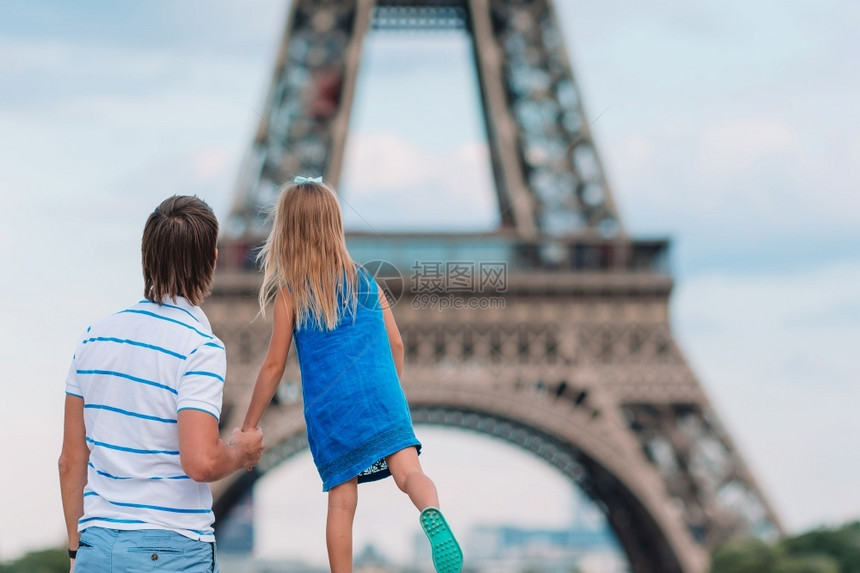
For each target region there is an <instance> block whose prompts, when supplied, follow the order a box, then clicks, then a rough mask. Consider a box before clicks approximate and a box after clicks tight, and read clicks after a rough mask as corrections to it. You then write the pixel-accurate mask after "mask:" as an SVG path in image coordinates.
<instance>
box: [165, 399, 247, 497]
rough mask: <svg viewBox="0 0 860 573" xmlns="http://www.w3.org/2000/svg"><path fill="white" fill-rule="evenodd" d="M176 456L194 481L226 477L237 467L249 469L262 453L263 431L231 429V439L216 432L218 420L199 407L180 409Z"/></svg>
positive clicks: (207, 480)
mask: <svg viewBox="0 0 860 573" xmlns="http://www.w3.org/2000/svg"><path fill="white" fill-rule="evenodd" d="M177 418H178V422H177V425H178V426H179V428H178V430H179V460H180V462H181V463H182V470H183V471H184V472H185V473H186V474H188V477H190V478H191V479H193V480H194V481H199V482H211V481H218V480H219V479H221V478H224V477H227V476H228V475H230V474H231V473H233V472H234V471H236V470H238V469H239V468H245V469H247V470H250V469H251V468H252V467H254V466H255V465H256V464H257V462H258V461H260V456H261V455H262V453H263V433H262V432H261V431H260V430H259V429H254V430H249V431H246V432H242V431H240V430H239V429H238V428H237V429H235V430H233V435H232V437H231V438H230V443H227V442H225V441H224V440H222V439H221V437H220V436H219V434H218V420H216V419H215V417H214V416H212V415H211V414H209V413H207V412H202V411H200V410H180V411H179V414H178V416H177Z"/></svg>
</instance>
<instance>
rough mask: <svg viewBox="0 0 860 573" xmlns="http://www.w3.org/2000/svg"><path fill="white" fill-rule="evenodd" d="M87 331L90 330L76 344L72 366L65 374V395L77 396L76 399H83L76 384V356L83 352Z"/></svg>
mask: <svg viewBox="0 0 860 573" xmlns="http://www.w3.org/2000/svg"><path fill="white" fill-rule="evenodd" d="M89 331H90V329H89V328H87V331H86V332H85V333H84V334H83V336H81V341H80V342H79V343H78V347H77V348H76V349H75V353H74V355H72V364H71V365H70V366H69V373H68V374H66V394H68V395H70V396H77V397H78V398H83V397H84V391H83V390H82V389H81V386H80V384H79V383H78V356H80V354H81V352H82V351H83V350H84V341H85V340H86V338H87V333H88V332H89Z"/></svg>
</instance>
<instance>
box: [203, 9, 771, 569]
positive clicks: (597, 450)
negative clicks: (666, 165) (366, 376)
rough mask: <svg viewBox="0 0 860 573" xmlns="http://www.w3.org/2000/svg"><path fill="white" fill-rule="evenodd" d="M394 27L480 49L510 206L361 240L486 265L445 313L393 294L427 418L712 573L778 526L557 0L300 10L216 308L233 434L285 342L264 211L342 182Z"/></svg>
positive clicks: (356, 236) (412, 381)
mask: <svg viewBox="0 0 860 573" xmlns="http://www.w3.org/2000/svg"><path fill="white" fill-rule="evenodd" d="M376 30H379V31H386V32H387V31H402V30H410V31H416V30H417V31H422V30H432V31H452V33H466V34H469V36H470V37H471V38H472V39H473V45H474V55H475V64H476V68H477V70H478V78H479V81H480V90H481V99H482V103H483V108H484V115H485V121H486V130H487V136H488V144H489V148H490V155H491V158H492V167H493V173H494V178H495V183H496V190H497V195H498V201H499V218H500V225H499V228H498V229H497V230H496V231H494V232H492V233H489V234H485V235H480V236H479V235H469V234H423V235H418V234H391V233H389V234H385V235H378V234H375V233H364V234H362V233H351V234H348V237H347V240H348V243H349V247H350V251H351V253H352V254H353V257H354V258H355V259H356V260H357V261H359V262H368V261H371V260H384V261H387V262H389V263H391V265H393V267H396V268H397V269H399V271H400V273H401V274H402V275H407V276H409V274H410V270H412V271H414V270H415V268H416V266H417V265H419V264H421V263H422V262H423V263H427V262H431V263H433V264H437V265H440V264H441V265H444V264H448V263H451V262H459V263H458V264H463V261H471V262H472V263H473V264H472V266H471V267H470V268H471V271H470V273H471V274H468V273H467V276H466V278H467V279H470V280H466V281H465V282H464V281H462V280H461V281H460V282H459V283H457V284H456V285H453V283H452V284H451V285H448V287H449V288H448V290H446V291H445V295H446V296H450V295H452V291H454V292H453V294H454V295H456V296H457V297H458V300H460V301H461V303H462V304H461V305H460V307H459V308H456V309H453V308H452V309H448V310H439V309H438V308H428V307H427V305H426V304H425V303H426V302H427V292H425V291H424V290H422V288H421V285H419V284H417V282H416V277H415V276H414V274H413V275H412V280H411V281H410V280H405V281H403V280H400V281H393V282H388V283H387V284H386V285H385V286H386V290H387V291H388V292H389V294H390V295H391V296H393V297H395V298H398V299H399V303H398V304H397V305H396V306H395V307H394V312H395V315H396V318H397V321H398V324H399V326H400V329H401V332H402V334H403V337H404V342H405V350H406V368H405V372H406V373H405V376H404V380H403V381H402V383H403V386H404V389H405V391H406V394H407V397H408V398H409V401H410V404H411V406H412V409H413V417H414V419H415V421H416V422H418V423H428V424H441V425H446V426H452V427H458V428H463V429H466V430H471V431H476V432H480V433H484V434H487V435H491V436H495V437H498V438H501V439H503V440H506V441H508V442H510V443H513V444H516V445H518V446H520V447H523V448H525V449H527V450H529V451H531V452H532V453H534V454H535V455H536V456H538V457H539V458H541V459H543V460H545V461H546V462H547V463H549V464H551V465H553V466H555V467H556V468H558V469H559V470H560V471H561V472H562V473H563V474H564V475H567V476H568V477H569V478H570V479H571V481H572V482H574V483H576V484H577V485H578V486H579V487H581V488H582V489H583V490H584V491H585V492H586V493H587V494H588V495H589V496H591V498H592V499H593V500H595V502H597V503H598V505H599V506H600V507H601V508H603V509H604V511H605V512H606V515H607V518H608V520H609V523H610V524H611V526H612V528H613V529H614V531H615V533H616V535H617V536H618V539H619V542H620V543H621V545H622V546H623V548H624V550H625V552H626V553H627V556H628V558H629V560H630V563H631V569H632V571H635V572H658V573H671V572H675V571H683V572H688V573H696V572H703V571H705V570H706V568H707V556H708V552H709V551H710V549H712V548H713V547H714V546H715V545H716V544H718V543H720V542H721V541H723V540H725V539H726V538H727V537H729V536H731V535H738V534H751V535H757V536H769V535H776V534H778V532H779V531H780V527H779V523H778V521H777V519H776V517H775V515H774V513H773V511H772V510H771V509H770V507H769V506H768V504H767V502H766V501H765V499H764V497H763V496H762V494H761V492H760V490H759V489H758V487H757V486H756V484H755V481H754V479H753V477H752V475H751V474H750V472H749V471H748V469H747V468H746V466H745V465H744V463H743V461H742V459H741V458H740V456H739V454H738V452H737V449H736V448H735V447H734V445H733V444H732V442H731V440H730V438H729V437H728V435H727V433H726V432H725V430H724V429H723V428H722V427H721V425H720V423H719V421H718V419H717V418H716V416H715V413H714V411H713V408H712V407H711V406H710V404H709V402H708V399H707V397H706V395H705V394H704V392H703V391H702V389H701V386H700V385H699V383H698V381H697V380H696V377H695V375H694V374H693V372H692V371H691V370H690V368H689V366H688V365H687V363H686V361H685V360H684V358H683V355H682V353H681V351H680V350H679V348H678V347H677V345H676V343H675V341H674V338H673V336H672V332H671V330H670V325H669V318H668V314H669V313H668V303H669V295H670V293H671V289H672V284H673V283H672V279H671V276H670V274H669V272H668V269H667V265H666V252H667V249H668V243H667V242H666V241H664V240H652V241H643V240H634V239H631V238H629V237H628V236H627V235H626V233H625V232H624V229H623V227H622V225H621V222H620V219H619V216H618V212H617V210H616V208H615V205H614V203H613V201H612V194H611V191H610V188H609V185H608V184H607V181H606V179H605V177H604V174H603V169H602V166H601V163H600V160H599V157H598V154H597V152H596V150H595V146H594V142H593V140H592V137H591V134H590V132H589V124H588V121H586V119H585V118H586V115H585V112H584V110H583V106H582V102H581V98H580V96H579V90H578V88H577V84H576V82H575V80H574V76H573V74H572V71H571V67H570V65H569V62H568V58H567V54H566V51H565V49H564V46H563V43H562V37H561V33H560V31H559V27H558V23H557V21H556V18H555V15H554V12H553V7H552V3H551V2H550V1H549V0H459V1H458V0H438V1H407V0H400V1H397V0H377V1H376V2H374V1H373V0H314V1H311V0H294V2H293V3H292V6H291V9H290V15H289V19H288V23H287V28H286V30H285V32H284V37H283V42H282V44H281V49H280V52H279V54H278V58H277V61H276V65H275V70H274V74H273V77H272V83H271V87H270V91H269V94H268V97H267V103H266V108H265V111H264V113H263V114H262V117H261V122H260V126H259V129H258V130H257V133H256V135H255V137H254V142H253V145H252V149H251V152H250V155H249V158H248V161H247V162H246V166H245V169H244V171H243V173H242V176H241V180H240V184H239V189H238V193H237V199H236V203H235V206H234V208H233V211H232V213H231V215H230V220H229V222H228V224H227V225H226V231H227V236H225V237H224V238H223V240H222V244H221V252H222V257H221V260H220V261H219V271H218V275H217V278H216V285H215V292H214V294H213V297H211V298H210V300H209V301H208V302H207V304H206V311H207V313H208V315H209V316H210V318H211V319H212V322H213V324H214V327H215V331H216V332H217V333H218V334H219V336H220V337H221V338H222V339H223V340H224V342H225V343H226V345H227V352H228V369H229V371H228V376H229V382H228V384H227V385H226V387H225V404H224V412H223V416H222V421H223V423H224V425H225V427H232V426H233V425H235V424H237V423H239V422H241V416H242V415H243V413H244V407H245V405H246V404H247V403H248V400H249V396H250V392H251V389H252V388H251V381H252V380H253V379H254V376H255V374H256V370H257V368H258V367H259V364H260V363H261V361H262V358H263V355H264V353H265V350H266V346H267V343H268V335H269V332H268V326H267V325H266V324H265V323H264V322H263V321H262V320H259V319H256V320H255V318H256V317H257V308H256V298H255V293H256V289H257V288H258V286H259V283H260V276H259V274H258V273H257V272H256V270H255V269H254V266H253V262H252V257H251V256H250V255H252V254H253V252H254V248H255V247H256V246H257V245H258V244H259V243H260V241H262V239H263V238H264V236H265V234H266V233H267V232H268V229H267V226H266V225H267V223H266V218H265V214H266V212H267V211H268V209H269V207H270V206H271V204H272V202H273V201H274V198H275V197H276V195H277V192H278V189H279V187H280V185H281V184H282V182H284V181H288V180H290V179H291V178H292V176H293V175H295V174H298V173H300V174H305V175H317V174H322V175H324V176H325V178H326V180H327V181H329V182H330V183H332V184H333V185H335V186H336V185H337V180H338V177H339V175H340V170H341V163H342V159H343V152H344V147H345V144H346V138H347V131H348V124H349V113H350V107H351V104H352V99H353V93H354V90H355V84H356V78H357V75H358V69H359V63H360V59H361V44H362V40H363V38H364V37H365V36H366V35H367V34H369V33H374V31H376ZM485 262H488V263H492V264H495V265H503V268H504V270H505V281H504V283H503V284H501V283H499V282H498V281H496V282H494V283H492V284H491V285H489V286H488V283H486V282H481V280H480V279H482V272H483V267H482V266H481V265H482V264H483V263H485ZM461 278H462V277H461ZM455 287H456V288H455ZM299 379H300V376H299V371H298V366H297V364H296V363H295V360H294V358H293V357H291V358H290V360H289V361H288V368H287V373H286V374H285V377H284V383H283V385H282V387H281V389H280V391H279V393H278V395H277V397H276V398H277V399H276V401H275V403H273V405H272V406H271V407H270V410H269V411H268V412H267V414H266V416H265V418H264V431H265V433H266V435H267V444H268V445H269V449H268V450H267V453H266V454H265V455H264V459H263V460H262V462H261V464H260V465H259V466H258V469H257V471H255V472H250V473H242V474H241V475H237V476H234V477H233V478H230V479H227V480H225V481H223V482H221V483H219V484H217V486H216V497H217V500H216V513H217V514H218V515H219V516H224V515H225V514H226V513H228V512H229V510H230V507H231V506H232V505H233V504H234V503H235V502H236V500H237V499H239V497H240V496H241V495H242V494H243V493H244V492H247V491H248V490H249V488H250V487H251V486H252V485H253V483H254V481H255V480H256V479H258V478H259V477H260V476H261V475H263V474H265V472H266V471H268V470H269V469H271V468H272V467H274V466H276V465H277V464H279V463H281V462H283V461H284V460H285V459H288V458H290V457H291V456H293V455H296V454H297V453H299V452H302V451H304V450H305V449H306V448H307V442H306V437H305V433H304V422H303V418H302V404H301V393H300V391H299V387H298V382H297V381H298V380H299Z"/></svg>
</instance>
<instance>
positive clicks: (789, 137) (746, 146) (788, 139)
mask: <svg viewBox="0 0 860 573" xmlns="http://www.w3.org/2000/svg"><path fill="white" fill-rule="evenodd" d="M700 138H701V141H700V143H699V146H700V149H701V155H702V166H701V169H702V171H711V175H717V174H718V173H720V172H725V168H726V166H727V165H731V166H732V169H746V168H749V167H750V166H751V165H754V164H756V163H758V162H759V161H761V160H762V159H763V158H765V157H767V156H769V155H779V154H785V153H788V154H791V155H795V154H797V153H798V152H800V151H802V149H801V148H800V146H799V145H798V144H799V140H800V138H799V137H798V135H797V132H796V131H795V129H793V127H792V126H791V125H789V123H788V122H787V121H785V120H783V119H779V118H772V117H751V118H729V119H726V120H724V121H722V122H720V123H717V124H714V125H710V126H708V127H707V128H706V129H705V130H704V131H703V132H701V134H700Z"/></svg>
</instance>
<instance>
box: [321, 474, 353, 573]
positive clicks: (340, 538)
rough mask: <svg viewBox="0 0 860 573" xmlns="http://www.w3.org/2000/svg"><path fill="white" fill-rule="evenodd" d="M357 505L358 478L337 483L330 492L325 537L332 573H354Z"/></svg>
mask: <svg viewBox="0 0 860 573" xmlns="http://www.w3.org/2000/svg"><path fill="white" fill-rule="evenodd" d="M357 505H358V478H352V479H351V480H349V481H347V482H344V483H342V484H340V485H336V486H335V487H333V488H331V489H330V490H329V492H328V519H327V521H326V526H325V539H326V546H327V547H328V562H329V565H330V566H331V571H332V573H352V521H353V519H354V518H355V508H356V506H357Z"/></svg>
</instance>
